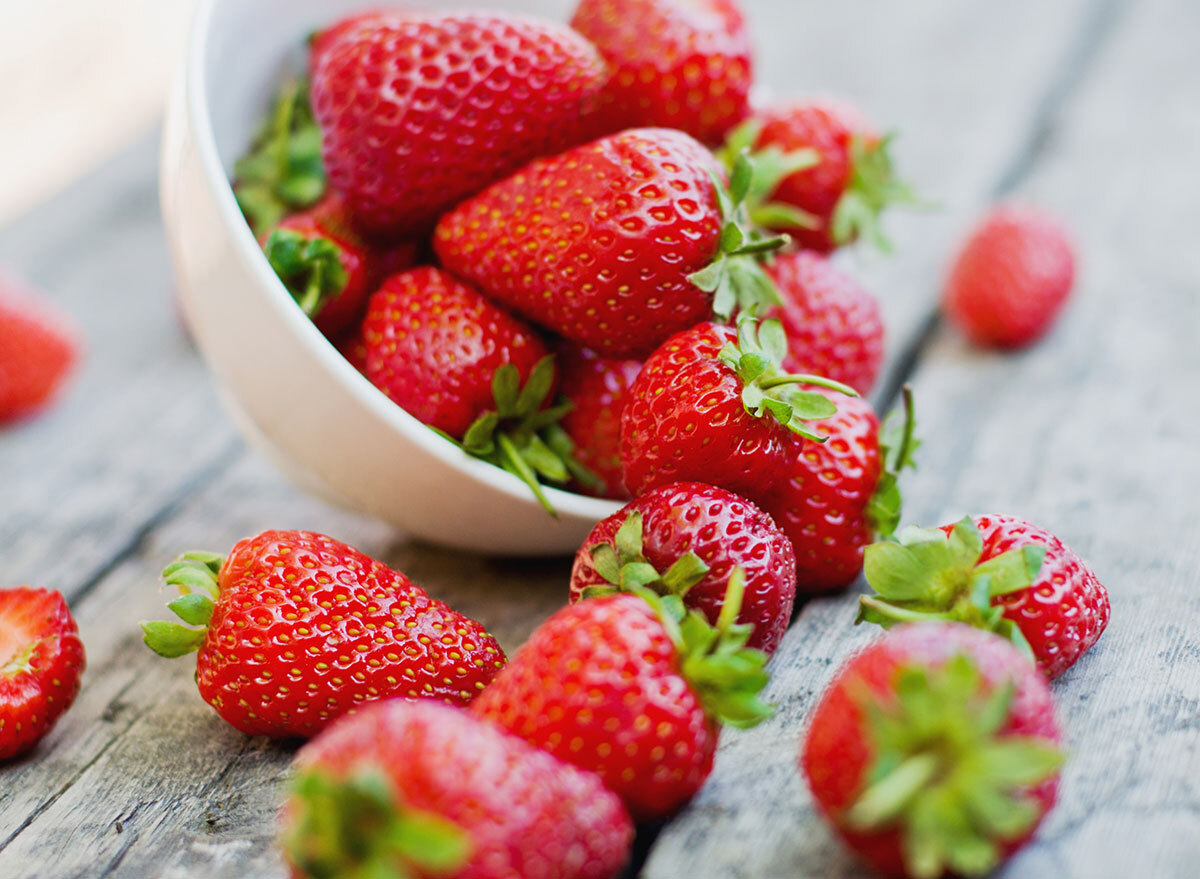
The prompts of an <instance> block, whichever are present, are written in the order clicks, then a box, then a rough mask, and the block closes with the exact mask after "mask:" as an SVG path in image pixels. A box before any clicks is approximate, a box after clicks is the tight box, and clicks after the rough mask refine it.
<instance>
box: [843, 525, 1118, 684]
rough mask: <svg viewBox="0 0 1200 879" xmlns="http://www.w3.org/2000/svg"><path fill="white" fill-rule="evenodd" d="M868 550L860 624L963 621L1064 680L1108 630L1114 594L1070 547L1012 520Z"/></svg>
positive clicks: (928, 533) (929, 532)
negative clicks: (1008, 642) (872, 591)
mask: <svg viewBox="0 0 1200 879" xmlns="http://www.w3.org/2000/svg"><path fill="white" fill-rule="evenodd" d="M899 539H900V542H899V543H880V544H876V545H874V546H870V547H867V551H866V574H867V582H868V583H870V584H871V586H872V587H873V588H874V589H875V590H876V592H878V595H872V596H863V598H862V599H861V602H862V605H861V610H860V613H859V620H860V621H862V620H868V621H870V622H875V623H880V624H882V625H885V626H888V625H893V624H895V623H897V622H903V621H911V620H920V619H924V618H930V619H954V620H960V621H962V622H964V623H970V624H971V625H974V626H978V627H980V628H984V629H988V630H989V631H993V632H996V633H997V634H999V635H1002V636H1003V637H1005V638H1008V639H1009V640H1011V641H1012V642H1013V643H1015V644H1016V645H1017V646H1018V647H1019V648H1020V649H1021V650H1022V651H1023V652H1024V653H1026V654H1027V655H1029V656H1030V657H1031V658H1033V659H1035V660H1036V661H1037V664H1038V668H1040V669H1041V670H1042V671H1043V672H1045V673H1046V676H1047V677H1050V678H1056V677H1058V676H1059V675H1060V674H1062V673H1063V672H1064V671H1066V670H1067V669H1068V668H1070V667H1071V666H1072V665H1074V664H1075V661H1076V660H1078V659H1079V657H1080V656H1082V655H1083V653H1084V651H1086V650H1087V649H1088V648H1090V647H1091V646H1092V645H1093V644H1095V643H1096V641H1097V640H1099V638H1100V635H1101V634H1102V633H1103V632H1104V628H1105V626H1107V625H1108V617H1109V603H1108V590H1106V589H1105V588H1104V586H1103V584H1101V582H1100V581H1099V580H1098V579H1096V575H1095V574H1093V573H1092V571H1091V570H1090V569H1089V568H1088V566H1087V565H1085V564H1084V563H1083V561H1082V560H1081V559H1080V558H1079V556H1077V555H1075V553H1073V552H1071V550H1070V549H1069V548H1068V547H1067V546H1066V544H1064V543H1063V542H1062V541H1061V540H1059V539H1058V538H1057V537H1055V536H1054V535H1053V534H1051V533H1050V532H1049V531H1046V530H1044V529H1042V528H1038V527H1037V526H1036V525H1030V524H1029V523H1028V522H1024V521H1022V520H1020V519H1014V518H1012V517H1011V516H976V517H975V518H974V520H973V521H972V519H970V518H965V519H963V520H962V521H960V522H958V523H956V524H954V525H943V526H942V527H941V528H940V529H939V528H905V529H904V530H903V531H901V532H900V534H899Z"/></svg>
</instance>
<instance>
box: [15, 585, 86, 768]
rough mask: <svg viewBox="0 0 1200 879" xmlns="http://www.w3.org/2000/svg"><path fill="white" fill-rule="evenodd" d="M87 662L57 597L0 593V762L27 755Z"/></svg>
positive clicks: (41, 592)
mask: <svg viewBox="0 0 1200 879" xmlns="http://www.w3.org/2000/svg"><path fill="white" fill-rule="evenodd" d="M86 665H87V660H86V658H85V656H84V652H83V642H82V641H80V640H79V629H78V628H76V626H75V620H74V619H73V618H72V617H71V611H70V609H68V607H67V602H66V601H65V600H64V599H63V597H62V595H60V594H59V593H57V592H50V591H47V590H45V589H31V588H29V587H27V586H23V587H19V588H17V589H0V760H7V759H9V758H10V757H15V756H16V755H17V754H21V753H23V752H25V751H28V750H29V749H30V748H32V747H33V746H34V745H36V744H37V743H38V741H39V740H40V739H41V738H42V736H44V735H46V733H48V732H50V730H51V728H52V727H53V726H54V724H55V723H56V722H57V721H58V718H59V717H61V716H62V714H63V712H65V711H66V710H67V709H68V708H70V707H71V703H72V702H74V701H75V695H76V694H77V693H78V692H79V679H80V678H81V677H82V676H83V669H84V667H85V666H86Z"/></svg>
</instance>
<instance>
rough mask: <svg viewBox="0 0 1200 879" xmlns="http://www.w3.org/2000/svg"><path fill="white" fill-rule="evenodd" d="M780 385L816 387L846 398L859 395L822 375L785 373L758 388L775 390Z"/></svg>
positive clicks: (764, 381) (761, 383) (761, 382)
mask: <svg viewBox="0 0 1200 879" xmlns="http://www.w3.org/2000/svg"><path fill="white" fill-rule="evenodd" d="M781 385H816V386H817V387H819V388H829V389H830V390H831V391H838V392H840V393H843V394H845V395H846V396H847V397H857V396H858V395H859V394H858V391H856V390H854V388H852V387H850V386H849V385H844V384H842V383H841V382H838V381H834V380H833V379H831V378H825V377H824V376H822V375H805V374H800V375H792V374H789V373H785V374H783V375H778V376H775V377H774V378H769V379H765V380H763V381H760V382H759V387H761V388H762V389H763V390H769V389H771V388H777V387H780V386H781Z"/></svg>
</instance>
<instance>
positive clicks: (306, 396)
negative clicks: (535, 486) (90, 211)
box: [160, 0, 617, 555]
mask: <svg viewBox="0 0 1200 879" xmlns="http://www.w3.org/2000/svg"><path fill="white" fill-rule="evenodd" d="M569 2H570V0H467V2H465V3H463V2H454V0H426V2H423V3H422V4H421V5H422V8H445V9H451V8H455V7H463V8H471V9H484V8H489V7H494V8H497V9H499V8H507V9H515V10H519V11H524V12H530V13H537V14H541V15H545V16H547V17H549V18H553V19H555V20H558V21H564V20H565V18H566V15H567V12H568V8H569ZM379 5H380V4H379V3H378V2H375V3H372V0H201V2H200V4H199V9H198V11H197V14H196V18H195V21H194V22H193V26H192V33H191V37H190V40H189V43H188V47H187V53H186V57H185V58H184V62H183V66H182V69H181V71H180V74H179V76H178V77H177V79H176V82H175V87H174V90H173V93H172V97H171V102H170V107H169V111H168V114H167V124H166V130H165V133H164V137H163V150H162V168H161V177H160V187H161V198H162V208H163V217H164V221H165V224H166V228H167V235H168V238H169V240H170V244H171V249H172V255H173V258H174V262H175V270H176V274H177V275H178V278H179V282H180V290H181V295H182V300H183V309H184V313H185V315H186V318H187V321H188V323H189V324H190V326H191V328H192V331H193V333H194V334H195V337H196V341H197V342H198V344H199V346H200V349H201V351H202V353H203V355H204V357H205V359H206V360H207V362H208V365H209V367H210V368H211V369H212V371H213V373H214V374H215V376H216V379H217V383H218V386H219V388H220V390H221V395H222V398H223V399H224V400H225V402H226V403H227V405H228V408H229V410H230V412H231V413H232V414H233V416H234V419H235V421H236V422H237V423H238V424H239V426H240V427H241V428H242V430H243V432H244V433H245V435H246V437H247V438H248V439H249V440H250V441H251V442H252V443H253V444H254V445H255V446H257V447H258V448H260V449H261V450H262V451H264V452H265V453H266V454H267V455H268V456H269V457H270V458H271V459H272V460H273V461H275V462H276V463H277V464H278V466H279V467H280V468H281V469H282V470H283V471H284V472H285V473H287V474H288V476H289V477H290V478H291V479H292V480H293V481H294V482H296V483H297V484H298V485H300V486H302V487H304V488H305V489H307V490H310V491H313V492H315V493H317V494H318V495H320V496H321V497H323V498H326V499H327V500H330V501H333V502H335V503H338V504H340V505H342V506H345V507H348V508H350V509H353V510H357V511H360V512H364V513H367V514H370V515H373V516H376V517H379V518H381V519H384V520H386V521H388V522H391V523H393V524H394V525H395V526H396V527H398V528H400V529H401V530H402V531H404V532H405V533H407V534H409V535H412V536H414V537H418V538H421V539H424V540H427V541H431V542H434V543H439V544H444V545H448V546H453V547H459V548H462V549H469V550H474V551H480V552H489V553H503V554H529V555H553V554H561V553H568V552H573V551H574V550H575V549H576V548H577V547H578V546H579V544H580V543H581V542H582V540H583V538H584V537H585V536H586V534H587V532H588V531H589V530H590V528H591V527H592V526H593V525H594V524H595V523H596V522H597V521H598V520H600V519H601V518H603V517H605V516H607V515H609V514H610V513H612V512H613V511H614V510H615V509H616V508H617V505H616V504H614V503H612V502H610V501H602V500H596V499H594V498H588V497H584V496H582V495H577V494H571V493H569V492H564V491H558V490H554V489H550V490H548V491H547V495H548V496H549V498H550V501H551V503H552V504H553V505H554V506H555V508H556V509H557V510H558V517H557V519H554V518H551V517H550V516H549V515H547V514H546V512H545V511H544V510H543V509H542V508H541V507H540V506H539V505H538V503H537V502H536V500H535V499H534V498H533V496H532V495H531V494H530V492H529V489H528V488H527V487H526V486H525V485H523V484H522V483H521V482H520V481H519V480H517V479H516V478H515V477H513V476H511V475H510V474H508V473H506V472H504V471H502V470H500V469H499V468H497V467H493V466H491V465H490V464H485V463H483V462H481V461H478V460H475V459H473V458H471V457H469V456H468V455H466V454H464V453H463V452H462V451H461V450H459V449H458V448H457V447H456V446H454V445H453V444H451V443H449V442H447V441H446V440H444V439H442V438H441V437H439V436H437V435H436V434H434V433H433V431H431V430H429V429H428V428H426V427H425V426H424V425H422V424H421V423H420V422H418V421H417V420H416V419H415V418H413V417H412V416H410V415H409V414H408V413H407V412H405V411H404V410H402V409H401V408H400V407H398V406H396V405H395V404H394V403H392V402H391V401H390V400H389V399H388V398H387V397H385V396H384V395H383V394H382V393H380V392H379V391H378V390H376V389H375V388H374V387H373V386H372V385H371V384H370V383H369V382H368V381H367V380H366V379H365V378H363V377H362V376H361V375H359V373H358V372H357V371H356V370H355V369H354V367H352V366H351V365H350V364H349V363H348V362H346V361H345V360H344V359H343V358H342V357H341V355H339V354H338V352H337V351H336V350H335V349H334V347H333V346H332V345H331V344H330V343H329V342H328V341H326V339H325V338H324V336H322V335H321V333H320V332H319V331H318V330H317V329H316V328H315V327H314V326H313V325H312V323H311V322H310V321H309V320H308V318H307V317H305V316H304V314H303V313H302V312H301V311H300V309H299V308H297V307H296V305H295V303H294V302H293V301H292V298H291V296H290V295H289V294H288V292H287V290H286V289H285V288H284V286H283V285H282V284H281V283H280V282H279V280H278V279H277V278H276V277H275V274H274V273H273V272H272V271H271V268H270V266H268V264H267V262H266V260H265V259H264V258H263V255H262V252H261V251H260V250H259V248H258V244H257V243H256V242H255V240H254V236H253V235H252V234H251V232H250V229H249V228H248V227H247V225H246V223H245V222H244V221H243V220H242V216H241V213H240V211H239V210H238V206H237V203H236V202H235V200H234V197H233V192H232V190H231V189H230V186H229V182H228V181H229V173H230V170H231V169H232V167H233V161H234V159H235V158H236V157H237V156H238V155H239V154H240V153H241V152H242V151H243V150H244V149H245V147H246V145H247V144H248V143H249V141H250V138H251V136H252V134H253V132H254V130H255V127H256V125H257V122H258V120H259V119H260V118H261V117H262V115H263V114H264V112H265V111H266V110H267V108H268V107H269V104H270V100H271V95H272V93H273V91H274V90H275V88H276V87H277V86H278V84H279V82H280V79H281V77H282V76H283V75H284V74H285V72H287V71H288V70H297V69H300V66H301V65H302V64H303V51H302V49H301V47H302V45H303V42H304V39H305V37H306V35H307V34H309V33H310V32H312V31H313V30H314V29H316V28H318V27H320V26H322V25H325V24H328V23H330V22H332V21H334V20H335V19H337V18H339V17H341V16H342V15H345V14H348V13H351V12H355V11H358V10H360V9H363V8H367V7H371V6H379Z"/></svg>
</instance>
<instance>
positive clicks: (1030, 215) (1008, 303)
mask: <svg viewBox="0 0 1200 879" xmlns="http://www.w3.org/2000/svg"><path fill="white" fill-rule="evenodd" d="M1074 281H1075V256H1074V253H1073V252H1072V248H1071V242H1070V240H1069V239H1068V238H1067V234H1066V232H1064V231H1063V229H1062V227H1061V226H1060V225H1058V223H1057V222H1055V221H1054V220H1052V219H1051V218H1049V217H1047V216H1045V215H1044V214H1041V213H1039V212H1037V211H1034V210H1032V209H1029V208H1023V207H1017V206H1014V205H1004V206H1001V207H998V208H995V209H994V210H992V212H991V213H990V214H988V215H987V216H986V217H985V218H984V220H983V222H982V223H980V225H979V226H978V227H977V228H976V229H975V231H974V232H973V233H971V237H970V238H968V239H967V242H966V244H965V245H964V246H963V249H962V250H961V251H960V252H959V254H958V258H957V259H956V260H955V261H954V265H953V267H952V268H951V270H950V277H949V279H948V280H947V282H946V289H945V292H944V293H943V294H942V295H943V298H942V308H943V309H944V310H945V312H946V314H947V315H948V316H949V317H950V319H951V320H952V321H954V323H955V324H957V325H958V327H959V329H961V330H962V331H963V332H964V333H966V334H967V336H968V337H969V338H970V339H971V341H972V342H974V343H975V344H977V345H986V346H994V347H998V348H1020V347H1022V346H1024V345H1028V344H1030V343H1031V342H1033V341H1035V340H1036V339H1038V338H1040V337H1041V336H1042V335H1043V334H1045V332H1046V331H1047V330H1049V329H1050V327H1051V326H1052V325H1053V323H1054V320H1055V318H1057V317H1058V313H1059V312H1060V311H1061V310H1062V307H1063V305H1064V303H1066V301H1067V296H1068V295H1069V294H1070V292H1071V285H1072V284H1073V283H1074Z"/></svg>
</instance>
